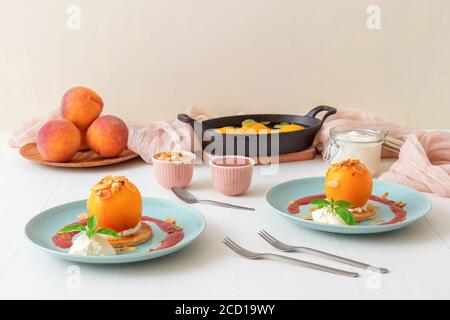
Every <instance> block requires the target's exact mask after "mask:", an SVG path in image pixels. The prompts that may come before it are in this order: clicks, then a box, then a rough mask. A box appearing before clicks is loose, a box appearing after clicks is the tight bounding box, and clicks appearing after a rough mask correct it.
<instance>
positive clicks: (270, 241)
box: [258, 231, 274, 245]
mask: <svg viewBox="0 0 450 320" xmlns="http://www.w3.org/2000/svg"><path fill="white" fill-rule="evenodd" d="M258 235H259V236H260V237H261V238H263V239H264V240H266V241H267V242H268V243H269V244H272V245H273V243H274V242H273V240H272V239H270V238H269V237H268V236H266V234H265V233H263V232H261V231H260V232H258Z"/></svg>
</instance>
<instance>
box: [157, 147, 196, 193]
mask: <svg viewBox="0 0 450 320" xmlns="http://www.w3.org/2000/svg"><path fill="white" fill-rule="evenodd" d="M161 153H162V152H160V153H157V154H155V155H154V156H153V157H152V160H153V173H154V175H155V178H156V181H158V183H159V184H160V185H162V186H163V187H164V188H167V189H170V188H172V187H178V188H185V187H186V186H187V185H188V184H189V182H191V180H192V176H193V174H194V163H195V154H193V153H192V152H187V151H183V154H185V155H187V156H189V160H184V161H172V162H170V161H163V160H158V159H156V157H157V156H158V155H160V154H161Z"/></svg>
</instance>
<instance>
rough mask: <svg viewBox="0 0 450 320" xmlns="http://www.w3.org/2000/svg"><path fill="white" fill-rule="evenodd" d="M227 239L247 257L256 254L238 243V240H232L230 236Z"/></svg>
mask: <svg viewBox="0 0 450 320" xmlns="http://www.w3.org/2000/svg"><path fill="white" fill-rule="evenodd" d="M225 240H227V241H228V243H229V244H231V245H233V246H234V247H235V248H236V250H238V251H239V254H241V255H243V256H247V257H249V256H254V255H255V252H252V251H249V250H247V249H244V248H243V247H241V246H240V245H238V244H237V243H236V242H234V241H233V240H231V239H230V238H229V237H226V238H225Z"/></svg>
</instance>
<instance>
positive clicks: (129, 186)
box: [87, 176, 142, 232]
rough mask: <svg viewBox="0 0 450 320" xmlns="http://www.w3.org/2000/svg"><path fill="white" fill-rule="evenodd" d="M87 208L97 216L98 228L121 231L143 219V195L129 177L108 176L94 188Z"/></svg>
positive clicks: (132, 226)
mask: <svg viewBox="0 0 450 320" xmlns="http://www.w3.org/2000/svg"><path fill="white" fill-rule="evenodd" d="M87 208H88V214H89V215H95V216H96V217H97V221H98V228H109V229H112V230H114V231H116V232H121V231H124V230H129V229H133V228H135V227H136V226H137V225H138V224H139V222H140V221H141V216H142V196H141V193H140V192H139V190H138V189H137V188H136V186H135V185H134V184H133V183H132V182H131V181H130V180H128V179H127V178H125V177H112V176H107V177H105V178H103V179H102V180H100V181H99V182H98V183H97V184H96V185H95V186H94V187H93V188H92V190H91V195H90V197H89V200H88V203H87Z"/></svg>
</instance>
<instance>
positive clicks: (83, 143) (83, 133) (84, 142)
mask: <svg viewBox="0 0 450 320" xmlns="http://www.w3.org/2000/svg"><path fill="white" fill-rule="evenodd" d="M86 135H87V129H81V130H80V136H81V143H80V151H86V150H89V146H88V144H87V138H86Z"/></svg>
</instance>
